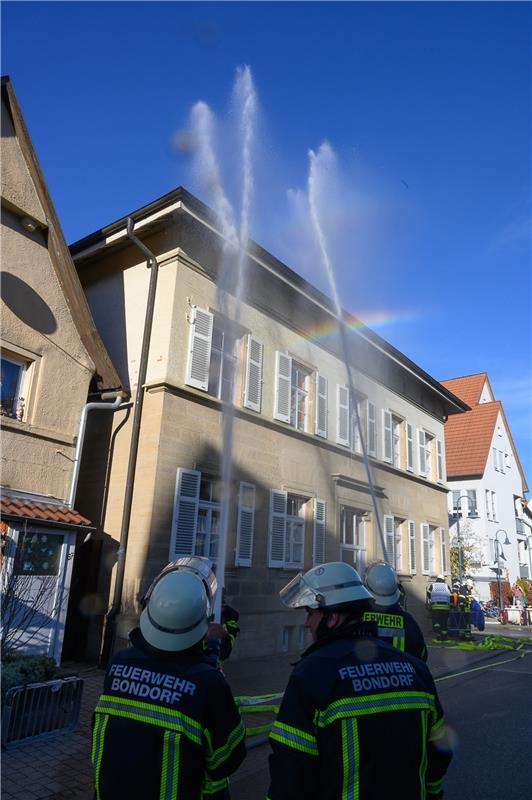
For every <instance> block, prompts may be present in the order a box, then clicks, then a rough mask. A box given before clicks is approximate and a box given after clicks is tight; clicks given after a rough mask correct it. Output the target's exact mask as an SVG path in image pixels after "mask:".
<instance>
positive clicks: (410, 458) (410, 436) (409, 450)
mask: <svg viewBox="0 0 532 800" xmlns="http://www.w3.org/2000/svg"><path fill="white" fill-rule="evenodd" d="M406 468H407V470H409V471H410V472H413V471H414V429H413V427H412V425H410V423H409V422H407V423H406Z"/></svg>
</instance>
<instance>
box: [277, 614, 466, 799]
mask: <svg viewBox="0 0 532 800" xmlns="http://www.w3.org/2000/svg"><path fill="white" fill-rule="evenodd" d="M371 630H373V631H374V625H372V624H371V623H370V624H368V623H358V624H351V625H345V626H342V627H341V628H338V629H336V630H335V631H333V632H332V633H331V634H330V635H328V636H327V637H324V638H323V639H320V640H319V641H317V642H316V643H314V644H313V645H311V647H309V648H308V649H307V651H306V652H305V653H304V654H303V657H302V659H301V661H300V662H299V663H298V664H297V665H296V667H295V668H294V671H293V672H292V675H291V677H290V680H289V682H288V686H287V688H286V691H285V694H284V698H283V701H282V703H281V707H280V709H279V714H278V717H277V720H276V721H275V723H274V725H273V728H272V732H271V734H270V741H271V746H272V751H273V752H272V755H271V756H270V775H271V784H270V789H269V793H268V798H269V800H302V799H303V798H304V799H305V800H355V798H356V799H357V800H383V798H387V797H390V798H391V797H401V798H403V797H404V798H408V800H421V798H425V797H427V798H430V797H431V795H436V796H437V795H438V794H439V793H440V792H441V786H442V780H443V776H444V774H445V772H446V770H447V767H448V764H449V762H450V760H451V752H450V750H449V748H448V746H447V743H446V737H445V729H444V726H443V712H442V709H441V706H440V703H439V700H438V696H437V693H436V688H435V686H434V681H433V679H432V677H431V675H430V672H429V670H428V668H427V666H426V665H425V664H424V663H423V662H422V661H420V660H419V659H417V658H414V657H413V656H410V655H407V654H406V653H402V652H400V651H399V650H397V649H395V648H393V647H391V646H390V645H389V644H386V643H385V642H382V641H381V640H380V639H377V638H376V637H375V636H374V635H371V633H370V634H369V635H368V631H371Z"/></svg>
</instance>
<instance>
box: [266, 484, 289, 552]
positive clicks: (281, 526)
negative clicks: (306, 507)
mask: <svg viewBox="0 0 532 800" xmlns="http://www.w3.org/2000/svg"><path fill="white" fill-rule="evenodd" d="M287 497H288V493H287V492H281V491H278V490H276V489H272V490H271V492H270V542H269V544H270V553H269V560H268V566H269V567H284V546H285V539H286V501H287Z"/></svg>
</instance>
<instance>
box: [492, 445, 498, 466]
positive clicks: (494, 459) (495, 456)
mask: <svg viewBox="0 0 532 800" xmlns="http://www.w3.org/2000/svg"><path fill="white" fill-rule="evenodd" d="M492 453H493V466H494V468H495V469H496V470H497V472H498V471H499V456H498V452H497V448H496V447H494V448H493V449H492Z"/></svg>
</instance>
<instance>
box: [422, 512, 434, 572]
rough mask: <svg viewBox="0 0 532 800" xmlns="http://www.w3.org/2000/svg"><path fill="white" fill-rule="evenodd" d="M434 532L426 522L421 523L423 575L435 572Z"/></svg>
mask: <svg viewBox="0 0 532 800" xmlns="http://www.w3.org/2000/svg"><path fill="white" fill-rule="evenodd" d="M434 531H435V528H434V527H431V526H430V525H428V524H427V523H426V522H423V523H421V571H422V573H423V575H430V574H431V573H433V572H434Z"/></svg>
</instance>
